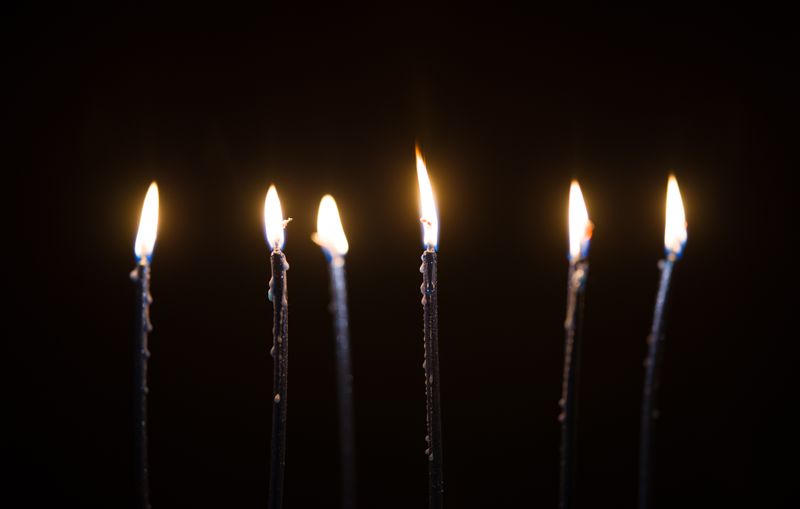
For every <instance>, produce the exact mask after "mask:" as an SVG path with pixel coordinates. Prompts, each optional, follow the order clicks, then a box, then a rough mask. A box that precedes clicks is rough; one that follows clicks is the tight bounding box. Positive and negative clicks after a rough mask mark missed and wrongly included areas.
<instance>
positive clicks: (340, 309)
mask: <svg viewBox="0 0 800 509" xmlns="http://www.w3.org/2000/svg"><path fill="white" fill-rule="evenodd" d="M312 239H313V240H314V242H316V243H317V244H318V245H319V246H320V247H322V250H323V252H324V253H325V256H326V257H327V259H328V262H329V263H328V269H329V270H328V271H329V273H330V279H331V282H330V283H331V313H332V314H333V330H334V334H335V336H336V393H337V396H338V400H339V457H340V459H339V461H340V463H341V465H340V466H341V482H342V488H341V507H342V509H355V507H356V454H355V430H354V425H353V422H354V419H353V374H352V370H351V368H350V326H349V324H348V315H347V285H346V284H345V269H344V265H345V263H344V256H345V255H346V254H347V250H348V248H349V246H348V244H347V237H346V236H345V234H344V229H343V228H342V221H341V219H340V218H339V209H338V208H337V207H336V200H334V199H333V196H331V195H329V194H328V195H325V196H323V197H322V201H320V203H319V213H318V214H317V232H316V233H315V234H314V235H312Z"/></svg>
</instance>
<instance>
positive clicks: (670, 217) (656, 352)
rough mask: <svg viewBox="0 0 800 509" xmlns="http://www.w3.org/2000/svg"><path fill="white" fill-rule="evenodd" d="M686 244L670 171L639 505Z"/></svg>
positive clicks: (649, 471)
mask: <svg viewBox="0 0 800 509" xmlns="http://www.w3.org/2000/svg"><path fill="white" fill-rule="evenodd" d="M685 245H686V213H685V211H684V209H683V200H681V193H680V189H678V181H677V180H676V179H675V176H674V175H670V177H669V181H668V183H667V218H666V225H665V227H664V251H665V259H664V260H662V261H661V262H660V263H659V266H660V268H661V282H660V284H659V286H658V294H657V296H656V305H655V310H654V311H653V324H652V327H651V329H650V335H649V336H648V337H647V343H648V351H647V358H646V359H645V361H644V365H645V378H644V393H643V395H642V421H641V435H640V443H639V508H640V509H648V508H649V507H651V506H652V501H653V432H654V427H655V421H656V419H657V418H658V388H659V377H660V371H661V358H662V356H663V350H664V348H663V346H662V344H663V342H664V332H663V331H664V310H665V307H666V304H667V297H668V294H669V283H670V279H671V277H672V269H673V267H674V265H675V262H676V261H678V259H679V258H680V257H681V254H682V253H683V247H684V246H685Z"/></svg>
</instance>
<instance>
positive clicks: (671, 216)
mask: <svg viewBox="0 0 800 509" xmlns="http://www.w3.org/2000/svg"><path fill="white" fill-rule="evenodd" d="M686 225H687V223H686V211H685V210H684V208H683V199H682V198H681V191H680V188H678V179H676V178H675V175H674V174H670V176H669V180H668V181H667V219H666V222H665V225H664V250H665V251H666V253H667V256H671V257H673V258H675V259H677V258H680V256H681V254H682V253H683V248H684V246H685V245H686V238H687V233H686Z"/></svg>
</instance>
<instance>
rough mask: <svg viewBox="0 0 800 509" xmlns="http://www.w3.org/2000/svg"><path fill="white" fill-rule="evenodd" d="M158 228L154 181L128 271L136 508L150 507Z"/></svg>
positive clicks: (143, 212) (156, 197) (147, 198)
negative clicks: (150, 342)
mask: <svg viewBox="0 0 800 509" xmlns="http://www.w3.org/2000/svg"><path fill="white" fill-rule="evenodd" d="M157 229H158V186H157V185H156V183H155V182H153V183H152V184H150V188H149V189H148V190H147V195H145V198H144V205H143V206H142V215H141V217H140V218H139V231H138V233H137V234H136V242H135V244H134V248H133V250H134V254H135V255H136V267H135V268H134V269H133V271H132V272H131V279H132V280H133V281H134V282H136V305H137V317H136V343H135V348H136V350H135V354H134V362H133V366H134V372H133V380H134V390H135V392H136V396H135V402H136V403H135V405H134V412H133V415H134V429H135V439H134V444H135V449H134V459H135V463H136V467H135V468H136V471H135V472H136V488H137V491H136V507H140V508H142V509H149V508H150V483H149V476H148V464H147V392H148V388H147V359H148V358H150V350H148V348H147V337H148V334H149V333H150V331H151V330H153V326H152V324H151V323H150V303H151V302H152V297H151V295H150V262H151V261H152V256H153V248H154V247H155V244H156V231H157Z"/></svg>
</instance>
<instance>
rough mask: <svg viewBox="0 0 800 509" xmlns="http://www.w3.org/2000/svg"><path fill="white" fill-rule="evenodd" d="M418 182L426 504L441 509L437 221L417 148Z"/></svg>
mask: <svg viewBox="0 0 800 509" xmlns="http://www.w3.org/2000/svg"><path fill="white" fill-rule="evenodd" d="M417 179H418V180H419V191H420V205H421V206H420V209H421V219H420V221H421V222H422V229H423V242H424V244H425V252H424V253H423V254H422V266H421V267H420V272H422V286H421V287H420V290H421V292H422V308H423V323H424V327H423V337H424V348H425V360H424V361H423V363H422V366H423V368H424V370H425V400H426V410H427V412H426V423H427V435H426V436H425V440H426V442H427V448H426V450H425V455H426V456H427V457H428V505H429V507H430V508H432V509H439V508H441V507H442V503H443V502H442V499H443V494H444V484H443V480H442V449H443V447H442V403H441V397H440V390H439V387H440V384H441V377H440V376H439V283H438V258H437V254H436V244H437V241H438V238H439V218H438V214H437V213H436V203H435V201H434V199H433V188H432V187H431V182H430V178H429V177H428V170H427V168H426V167H425V161H424V160H423V159H422V154H421V153H420V151H419V148H417Z"/></svg>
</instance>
